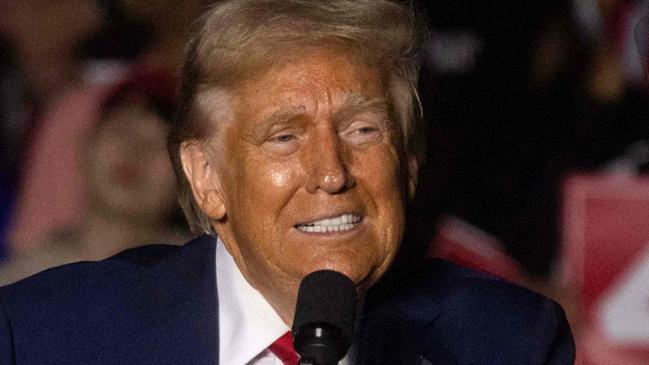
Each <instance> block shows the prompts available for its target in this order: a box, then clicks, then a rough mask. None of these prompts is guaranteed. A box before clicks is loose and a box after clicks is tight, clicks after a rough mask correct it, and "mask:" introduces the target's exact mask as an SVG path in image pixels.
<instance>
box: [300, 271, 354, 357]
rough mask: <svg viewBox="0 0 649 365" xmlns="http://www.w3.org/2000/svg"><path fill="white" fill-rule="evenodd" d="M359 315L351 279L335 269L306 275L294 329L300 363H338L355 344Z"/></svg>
mask: <svg viewBox="0 0 649 365" xmlns="http://www.w3.org/2000/svg"><path fill="white" fill-rule="evenodd" d="M355 317H356V287H355V285H354V282H353V281H352V280H351V279H350V278H348V277H347V276H345V275H343V274H341V273H339V272H337V271H332V270H319V271H314V272H312V273H310V274H309V275H307V276H305V277H304V279H302V282H301V283H300V289H299V290H298V293H297V304H296V307H295V317H294V319H293V328H292V331H293V344H294V347H295V351H297V353H298V354H300V364H301V365H336V364H338V361H340V359H342V358H343V357H344V356H345V354H346V353H347V350H348V349H349V347H350V346H351V343H352V338H353V334H354V320H355Z"/></svg>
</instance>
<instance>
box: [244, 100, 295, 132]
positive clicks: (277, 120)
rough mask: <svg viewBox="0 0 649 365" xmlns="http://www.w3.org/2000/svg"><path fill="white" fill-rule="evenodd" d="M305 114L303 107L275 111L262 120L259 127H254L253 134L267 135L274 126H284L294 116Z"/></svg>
mask: <svg viewBox="0 0 649 365" xmlns="http://www.w3.org/2000/svg"><path fill="white" fill-rule="evenodd" d="M305 112H306V107H305V106H303V105H297V106H292V107H288V108H281V109H279V110H276V111H274V112H273V113H272V114H271V115H270V116H268V117H266V118H264V120H263V121H262V122H261V123H259V125H257V126H255V128H254V133H255V135H257V136H259V135H264V134H266V133H268V131H269V130H271V129H272V128H273V127H274V126H276V125H282V124H286V123H288V122H289V121H290V120H292V119H294V118H295V117H296V116H298V115H300V114H304V113H305Z"/></svg>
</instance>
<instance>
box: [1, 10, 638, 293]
mask: <svg viewBox="0 0 649 365" xmlns="http://www.w3.org/2000/svg"><path fill="white" fill-rule="evenodd" d="M208 4H209V1H207V0H182V1H180V0H175V1H172V0H160V1H153V2H152V1H143V0H58V1H48V0H3V1H1V2H0V55H1V56H0V149H1V150H0V154H1V155H2V159H1V160H0V184H1V185H0V250H2V251H1V252H2V255H1V256H2V258H3V264H2V265H0V282H1V283H7V282H11V281H13V280H16V279H18V278H20V277H24V276H26V275H29V274H31V273H34V272H37V271H39V270H42V269H44V268H47V267H51V266H55V265H60V264H63V263H67V262H73V261H79V260H96V259H101V258H104V257H108V256H110V255H112V254H115V253H116V252H119V251H121V250H123V249H125V248H128V247H132V246H134V245H137V244H142V243H146V242H151V243H154V242H161V241H166V242H175V243H181V242H183V240H184V239H185V238H186V237H188V235H189V233H188V232H187V230H186V228H185V226H184V225H183V223H182V219H181V216H180V214H179V211H178V207H177V206H176V203H175V198H174V196H175V192H174V189H175V187H174V179H173V176H172V173H171V170H170V166H169V164H168V162H167V157H166V151H165V141H164V139H165V134H166V130H167V128H168V122H169V121H170V120H171V118H173V114H174V108H175V105H176V103H177V100H176V98H177V85H176V83H177V80H176V77H177V74H178V68H179V67H180V65H181V62H182V55H183V47H184V44H185V42H186V38H187V36H188V32H189V30H190V28H191V24H192V22H193V20H195V18H196V17H197V16H198V14H200V13H201V11H202V9H203V8H204V7H205V6H208ZM420 7H421V9H424V10H425V11H427V14H428V19H429V21H430V27H431V37H430V40H429V41H428V48H427V56H428V57H427V61H426V64H425V67H424V71H423V74H422V77H421V85H420V88H421V93H422V94H421V101H422V104H423V105H424V110H425V114H426V118H427V119H428V120H429V130H427V131H425V132H426V133H427V136H428V142H429V143H428V144H429V147H428V155H427V164H426V165H425V167H424V170H423V173H422V176H421V182H420V184H419V192H418V196H417V199H416V201H415V203H414V206H413V209H412V211H411V213H410V215H411V217H410V224H411V225H412V228H411V229H410V230H409V231H408V232H409V234H410V236H411V237H409V240H411V241H412V242H416V243H417V244H415V245H413V246H414V247H413V250H420V249H426V247H425V246H426V245H429V244H430V242H431V241H432V237H433V236H434V235H435V233H436V227H437V226H436V224H435V223H436V222H437V220H438V219H439V218H440V217H443V216H449V215H452V216H454V217H459V218H461V219H462V220H463V221H464V222H467V224H470V225H472V226H474V227H477V228H479V229H480V230H482V231H484V232H488V233H489V234H490V235H491V236H493V237H495V238H496V239H498V240H499V241H500V242H502V243H503V246H504V252H505V253H506V254H507V255H509V257H511V258H512V259H513V260H514V261H515V262H516V263H517V264H518V265H519V266H520V268H521V270H522V271H523V272H524V274H525V275H526V276H527V277H529V278H531V280H533V281H537V282H548V281H550V280H552V277H553V274H554V273H555V266H556V262H557V260H558V256H559V254H560V249H561V225H560V213H561V203H562V196H561V193H562V184H563V182H564V179H565V178H566V176H569V175H570V174H573V173H575V172H606V173H624V174H631V175H634V174H642V173H643V172H645V171H646V169H647V167H648V166H649V164H648V162H649V99H648V95H647V90H648V89H647V88H648V85H649V84H648V83H647V82H648V81H647V78H646V71H647V70H646V68H645V67H644V66H646V61H647V60H648V59H649V56H648V54H647V53H648V52H647V48H649V25H648V24H649V21H648V20H647V18H648V17H649V1H644V0H532V1H517V0H498V1H480V0H453V1H450V0H437V1H426V2H423V1H422V2H421V4H420Z"/></svg>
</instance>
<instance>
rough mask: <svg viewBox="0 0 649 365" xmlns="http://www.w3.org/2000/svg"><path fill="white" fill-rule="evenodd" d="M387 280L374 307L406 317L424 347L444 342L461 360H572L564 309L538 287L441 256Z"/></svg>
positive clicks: (557, 361)
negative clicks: (497, 276) (381, 298)
mask: <svg viewBox="0 0 649 365" xmlns="http://www.w3.org/2000/svg"><path fill="white" fill-rule="evenodd" d="M390 280H391V281H392V284H388V285H387V288H383V298H388V299H385V300H384V301H382V303H383V304H382V305H380V306H378V307H377V308H376V310H377V312H379V313H382V316H388V317H398V318H401V319H402V320H404V321H406V322H408V323H410V324H411V325H412V327H413V328H415V329H416V331H417V332H418V333H419V335H418V336H420V338H422V339H423V341H425V342H427V343H426V344H425V346H424V347H426V346H427V347H428V348H437V349H446V350H448V351H449V352H450V353H451V354H452V355H451V356H450V357H451V358H455V359H456V360H457V362H458V363H475V364H491V363H499V364H509V363H526V364H546V363H550V364H572V362H573V361H574V342H573V338H572V334H571V331H570V327H569V326H568V322H567V321H566V318H565V315H564V312H563V310H562V308H561V307H560V306H559V305H558V304H557V303H555V302H554V301H552V300H550V299H548V298H545V297H544V296H542V295H540V294H538V293H535V292H532V291H530V290H528V289H525V288H522V287H519V286H516V285H513V284H511V283H508V282H506V281H504V280H501V279H499V278H496V277H494V276H491V275H488V274H484V273H481V272H477V271H474V270H471V269H468V268H465V267H461V266H459V265H456V264H453V263H451V262H448V261H445V260H440V259H430V260H427V261H426V262H422V263H418V264H416V265H412V266H411V267H408V268H406V269H405V270H402V271H401V272H399V273H397V274H395V275H394V276H393V277H392V278H391V279H390ZM390 293H391V294H390ZM446 350H445V351H446ZM424 352H425V351H424ZM437 355H439V351H438V352H437Z"/></svg>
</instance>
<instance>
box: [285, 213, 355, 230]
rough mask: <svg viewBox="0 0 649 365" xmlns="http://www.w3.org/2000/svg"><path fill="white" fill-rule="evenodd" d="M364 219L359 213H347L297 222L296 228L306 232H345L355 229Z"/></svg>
mask: <svg viewBox="0 0 649 365" xmlns="http://www.w3.org/2000/svg"><path fill="white" fill-rule="evenodd" d="M362 220H363V217H361V216H359V215H356V214H349V213H345V214H340V215H338V216H335V217H331V218H323V219H318V220H315V221H312V222H307V223H301V224H297V225H295V228H297V229H298V230H300V231H302V232H305V233H333V232H345V231H349V230H352V229H354V227H356V226H358V225H359V224H360V223H361V222H362Z"/></svg>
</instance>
